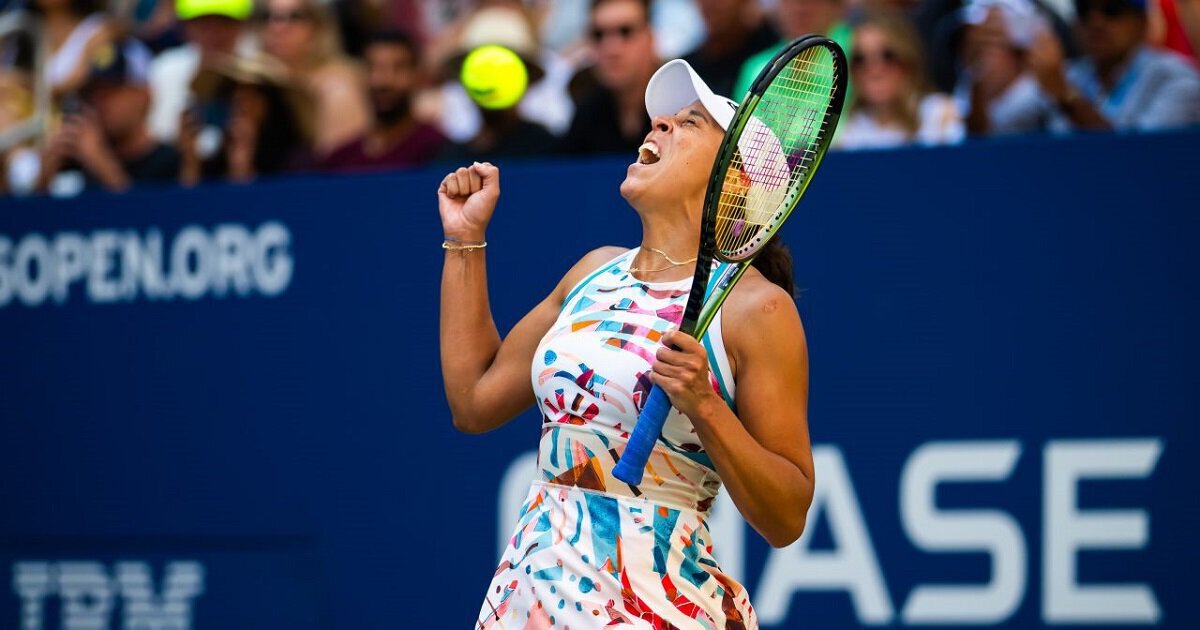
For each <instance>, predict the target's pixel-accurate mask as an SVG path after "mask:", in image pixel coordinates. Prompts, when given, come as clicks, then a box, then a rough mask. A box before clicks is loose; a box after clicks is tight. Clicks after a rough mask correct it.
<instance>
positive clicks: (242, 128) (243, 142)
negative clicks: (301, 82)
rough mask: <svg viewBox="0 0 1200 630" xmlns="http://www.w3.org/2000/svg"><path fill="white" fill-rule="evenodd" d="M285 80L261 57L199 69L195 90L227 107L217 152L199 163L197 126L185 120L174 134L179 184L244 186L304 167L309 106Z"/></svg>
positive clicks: (277, 67) (187, 116) (281, 70)
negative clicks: (205, 181) (220, 180)
mask: <svg viewBox="0 0 1200 630" xmlns="http://www.w3.org/2000/svg"><path fill="white" fill-rule="evenodd" d="M289 77H290V75H289V73H288V71H287V68H286V67H284V66H282V65H281V64H280V62H279V61H278V60H276V59H274V58H272V57H267V56H262V55H260V56H255V57H234V58H231V59H229V60H227V61H226V62H224V63H221V64H218V65H216V66H214V67H213V68H212V69H205V70H204V71H203V72H202V73H201V74H200V76H198V77H197V78H196V82H197V84H198V89H199V90H200V91H201V93H205V94H217V95H219V98H220V99H221V100H223V101H225V102H228V103H229V116H228V118H227V120H226V123H225V126H224V128H223V129H222V136H223V138H222V147H223V150H222V151H221V152H219V153H217V154H216V155H214V156H212V157H209V158H207V159H206V158H204V157H203V156H202V154H201V153H200V150H199V147H198V136H199V131H200V125H199V121H198V120H196V119H195V118H194V117H193V116H191V115H190V114H185V115H184V117H183V124H182V125H181V128H180V134H179V150H180V152H181V153H182V154H183V169H182V172H181V174H180V182H181V183H183V184H184V185H185V186H191V185H194V184H196V183H197V182H199V181H200V180H201V179H204V178H223V179H228V180H230V181H234V182H249V181H252V180H254V179H256V178H257V177H259V176H261V175H273V174H277V173H283V172H287V171H296V170H300V169H302V168H304V167H305V166H307V165H308V164H309V160H310V156H309V154H308V150H307V147H308V143H307V141H306V138H307V135H306V133H305V129H307V128H308V126H307V124H311V118H312V105H311V102H310V101H309V99H308V98H307V93H306V92H305V91H304V90H302V89H300V88H298V87H296V86H295V85H294V84H293V83H291V81H290V79H289ZM306 123H307V124H306Z"/></svg>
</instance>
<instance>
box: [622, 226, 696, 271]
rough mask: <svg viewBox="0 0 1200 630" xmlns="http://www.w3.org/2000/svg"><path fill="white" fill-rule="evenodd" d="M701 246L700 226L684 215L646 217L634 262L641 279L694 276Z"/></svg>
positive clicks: (631, 265) (633, 268)
mask: <svg viewBox="0 0 1200 630" xmlns="http://www.w3.org/2000/svg"><path fill="white" fill-rule="evenodd" d="M699 248H700V230H699V228H698V227H697V226H696V225H695V224H694V223H693V222H692V221H689V220H686V218H684V217H682V216H681V217H680V218H678V219H674V220H672V219H669V218H658V217H655V218H654V219H653V220H646V219H645V218H643V219H642V244H641V249H639V250H638V253H637V254H636V255H635V256H634V257H633V260H632V261H630V267H631V268H632V270H635V272H634V275H635V277H636V278H638V279H639V280H645V281H648V282H672V281H675V280H683V279H685V278H690V277H691V276H692V274H693V273H694V272H695V269H696V265H695V257H696V252H697V250H699Z"/></svg>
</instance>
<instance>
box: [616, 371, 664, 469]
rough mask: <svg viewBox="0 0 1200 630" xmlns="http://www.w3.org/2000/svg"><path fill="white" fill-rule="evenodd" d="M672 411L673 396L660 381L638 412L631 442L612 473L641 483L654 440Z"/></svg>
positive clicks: (660, 433) (630, 437) (630, 435)
mask: <svg viewBox="0 0 1200 630" xmlns="http://www.w3.org/2000/svg"><path fill="white" fill-rule="evenodd" d="M669 413H671V399H670V398H668V397H667V393H666V392H664V391H663V390H662V388H660V387H659V386H658V385H655V386H654V387H653V388H652V389H651V390H650V397H649V398H647V399H646V405H645V406H644V407H642V413H641V414H640V415H638V419H637V424H635V425H633V432H632V433H630V434H629V443H628V444H626V445H625V452H624V453H622V454H621V459H620V460H619V461H618V462H617V465H616V466H614V467H613V471H612V472H613V476H614V477H616V478H617V479H620V480H621V481H624V482H625V483H627V484H629V485H631V486H636V485H638V484H640V483H642V474H643V473H645V472H646V463H647V462H649V461H650V453H652V452H653V451H654V443H655V442H657V441H658V437H659V436H660V435H662V430H663V424H665V423H666V422H667V414H669Z"/></svg>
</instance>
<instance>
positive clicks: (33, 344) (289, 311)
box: [0, 134, 1200, 628]
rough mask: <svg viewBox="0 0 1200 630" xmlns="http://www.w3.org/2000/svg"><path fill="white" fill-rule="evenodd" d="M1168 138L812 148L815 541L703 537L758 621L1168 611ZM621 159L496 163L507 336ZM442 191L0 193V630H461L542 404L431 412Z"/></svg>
mask: <svg viewBox="0 0 1200 630" xmlns="http://www.w3.org/2000/svg"><path fill="white" fill-rule="evenodd" d="M1197 140H1200V136H1197V135H1196V134H1178V135H1162V136H1131V137H1126V136H1100V137H1081V138H1076V139H1073V140H1070V141H1051V140H1040V141H1032V140H1031V141H1017V142H1008V143H995V144H988V145H979V146H967V147H964V148H961V149H954V150H920V151H918V150H913V151H902V152H889V153H863V154H836V155H831V156H830V157H829V158H828V160H827V162H826V164H825V166H824V167H823V171H822V174H821V176H820V178H819V179H818V181H817V182H816V183H815V184H814V186H813V187H812V189H811V190H810V192H809V196H808V198H806V199H805V201H804V202H803V203H802V205H801V207H800V209H799V211H798V214H797V215H796V216H795V218H794V219H792V221H791V223H790V224H789V225H788V226H787V228H786V229H785V233H784V238H785V239H786V240H787V241H788V242H789V243H790V245H791V247H792V251H793V253H794V254H795V256H796V273H797V280H798V284H799V285H800V287H801V292H800V295H799V298H798V304H799V306H800V310H801V314H802V316H803V319H804V322H805V326H806V330H807V334H808V338H809V346H810V353H811V364H812V389H811V391H812V399H811V405H810V422H811V429H812V434H813V439H814V442H815V444H816V449H815V453H816V458H817V466H818V468H817V470H818V472H817V474H818V486H817V488H818V492H817V497H816V500H815V503H814V508H813V510H812V512H810V522H809V528H808V531H807V532H806V534H805V537H804V538H803V539H801V541H799V542H798V543H796V544H795V545H793V546H791V547H789V548H785V549H779V550H773V549H769V548H768V546H767V545H766V544H765V543H764V542H763V541H762V540H761V539H760V538H759V537H758V536H757V534H755V533H754V532H753V531H752V530H750V529H749V528H748V527H747V526H746V525H745V524H744V523H743V522H742V521H741V520H740V518H739V517H738V516H737V514H736V512H735V511H734V510H733V508H732V506H731V505H730V504H729V503H728V502H724V503H719V504H718V506H717V507H716V509H715V512H714V515H713V522H712V526H713V530H714V536H715V538H716V540H717V549H716V555H717V557H718V559H719V560H721V562H722V563H723V564H724V565H725V566H726V567H727V568H728V569H729V570H730V571H731V572H732V573H734V574H736V575H738V576H740V577H741V578H742V580H743V581H744V583H745V584H746V585H747V586H748V587H749V589H750V592H751V594H752V601H754V603H755V605H756V607H757V610H758V614H759V618H760V620H761V621H762V623H763V625H764V627H772V628H798V627H805V628H840V627H847V626H852V625H855V624H860V623H861V624H867V625H912V626H935V625H940V626H947V625H948V626H954V627H961V626H966V625H985V626H1009V627H1039V626H1042V625H1060V624H1062V625H1108V626H1111V625H1124V626H1136V625H1161V626H1166V627H1177V628H1191V627H1197V626H1198V625H1200V613H1198V612H1196V611H1195V609H1194V606H1193V604H1192V603H1191V602H1190V595H1191V593H1192V591H1193V590H1194V585H1195V583H1196V581H1195V578H1194V577H1193V576H1192V574H1191V573H1192V572H1191V566H1192V565H1193V564H1195V560H1196V559H1197V551H1196V548H1195V547H1194V546H1193V545H1192V541H1191V536H1190V534H1191V532H1192V531H1193V530H1194V528H1195V525H1196V520H1197V519H1196V517H1197V511H1196V509H1195V508H1194V507H1193V506H1192V502H1191V500H1190V499H1189V498H1188V494H1187V492H1188V489H1189V487H1190V483H1191V482H1193V481H1194V480H1196V479H1197V478H1200V475H1198V474H1197V473H1198V470H1197V468H1198V464H1197V458H1196V455H1195V454H1196V452H1197V451H1196V443H1195V442H1196V436H1197V433H1196V430H1195V428H1194V423H1195V420H1196V411H1195V410H1196V408H1197V407H1196V402H1197V400H1196V396H1197V394H1196V391H1197V388H1196V386H1197V370H1196V368H1195V367H1194V366H1195V357H1196V356H1197V355H1198V354H1200V352H1198V351H1200V343H1198V333H1197V332H1196V326H1195V322H1197V321H1200V299H1198V297H1197V286H1196V285H1197V283H1196V270H1197V269H1200V265H1198V264H1197V263H1198V262H1200V261H1198V260H1197V257H1198V254H1197V253H1196V247H1195V245H1194V244H1195V242H1196V241H1197V236H1198V235H1200V231H1198V230H1197V227H1198V226H1200V216H1197V213H1196V211H1195V199H1194V195H1191V194H1190V188H1189V186H1190V184H1188V183H1187V182H1190V181H1191V179H1190V178H1192V177H1194V174H1195V173H1196V172H1197V161H1196V158H1195V155H1194V146H1195V144H1196V141H1197ZM622 162H623V161H621V160H608V159H605V160H595V161H580V162H566V163H555V164H539V163H515V164H503V165H502V169H503V171H502V178H503V179H502V181H503V191H504V192H503V195H502V198H501V206H500V209H499V211H498V212H497V216H496V220H495V223H494V225H493V226H492V229H491V230H490V231H489V235H488V239H489V241H490V243H491V245H490V246H489V248H488V253H487V256H488V263H489V266H490V270H491V281H492V285H491V286H492V302H493V307H494V310H495V313H496V317H497V320H498V323H499V325H500V327H501V328H502V329H506V328H507V327H509V326H511V325H512V324H513V323H515V322H516V320H517V319H518V318H519V317H520V316H521V315H522V314H524V312H525V311H526V310H527V309H528V308H530V307H531V306H532V305H533V304H535V303H536V302H537V301H538V300H540V299H541V298H542V297H544V296H545V295H546V293H547V292H549V291H550V290H551V288H552V287H553V286H554V284H555V282H557V280H558V277H559V274H561V273H562V272H563V271H565V270H566V269H567V268H568V267H569V265H570V264H571V263H572V262H574V261H575V260H576V259H577V258H578V257H579V256H580V255H582V254H583V253H584V252H586V251H588V250H590V249H592V248H594V247H596V246H599V245H604V244H621V245H633V244H635V241H636V238H637V234H638V222H637V220H636V217H635V216H634V215H633V213H632V211H631V210H629V209H628V208H627V207H625V205H624V204H623V202H622V201H621V199H620V197H619V195H618V193H617V185H618V183H619V182H620V180H621V178H622V176H623V172H624V165H623V163H622ZM1112 164H1119V166H1120V174H1121V176H1120V178H1119V179H1118V178H1116V177H1115V176H1114V175H1111V174H1109V173H1107V172H1106V171H1105V170H1104V169H1109V168H1111V167H1110V166H1109V165H1112ZM440 175H441V173H440V172H437V171H422V172H414V173H407V174H394V175H378V176H363V177H344V178H306V179H298V180H289V181H275V182H266V183H262V184H260V185H256V186H253V187H238V186H212V187H206V188H202V189H199V190H194V191H144V192H135V193H133V194H130V195H126V196H119V197H118V196H107V195H95V196H91V197H86V198H83V199H80V200H76V201H72V202H54V201H29V202H20V203H11V204H7V205H6V207H4V208H3V209H2V210H0V504H2V505H3V509H2V510H0V576H6V577H4V578H3V579H0V628H8V627H12V628H17V627H22V628H33V627H45V628H54V627H59V626H60V625H63V623H64V622H63V620H64V619H65V618H66V617H65V616H67V615H84V617H72V619H76V620H78V623H79V624H84V623H85V622H86V623H93V622H95V620H96V618H97V617H102V618H103V620H104V623H106V624H107V627H112V628H118V627H141V626H129V625H128V624H129V623H130V622H129V619H130V617H129V615H134V618H135V620H136V622H137V624H147V625H146V626H145V627H151V626H153V625H154V624H158V626H154V627H195V628H262V627H288V628H308V627H313V628H375V627H412V628H441V627H447V628H455V627H469V626H470V625H472V624H473V623H474V620H475V614H476V612H477V610H478V607H479V603H480V601H481V599H482V595H483V593H482V590H483V589H484V588H485V587H486V585H487V584H488V582H489V580H490V577H491V575H492V571H493V569H494V563H495V561H496V558H497V545H498V544H500V543H501V541H503V539H504V537H506V536H507V532H506V531H505V529H506V525H505V523H508V522H511V519H512V518H513V516H515V514H514V512H515V510H516V508H517V502H518V501H519V500H520V497H521V496H523V494H524V489H525V485H526V483H527V481H528V479H529V477H530V476H531V474H532V470H531V459H530V450H531V449H533V448H534V447H535V445H536V442H537V437H538V430H539V419H538V418H536V417H535V416H534V415H533V414H531V413H527V414H525V415H524V416H522V417H521V418H519V419H518V420H516V421H514V422H513V423H511V424H510V425H508V426H506V427H504V428H503V429H500V430H498V431H496V432H493V433H490V434H487V435H484V436H464V435H459V434H457V433H455V432H454V430H453V428H452V427H451V424H450V420H449V415H448V413H447V410H446V405H445V401H444V398H443V394H442V387H441V381H440V374H439V368H438V348H437V336H436V331H437V304H438V286H439V285H438V283H439V273H440V263H441V257H442V251H441V249H440V247H439V244H440V237H441V233H440V225H439V222H438V218H437V212H436V198H435V195H434V191H435V189H436V185H437V182H438V181H439V179H440ZM514 497H515V498H514ZM131 611H132V612H131ZM87 615H91V616H90V617H88V616H87ZM138 615H141V616H140V617H139V616H138ZM155 615H157V616H155ZM35 616H36V617H37V618H38V619H40V621H36V622H34V621H31V620H32V619H34V617H35ZM148 619H149V621H148ZM153 619H157V620H158V621H153ZM180 619H186V622H187V625H178V624H180V623H182V622H180ZM172 624H176V625H172ZM93 627H104V626H96V625H93Z"/></svg>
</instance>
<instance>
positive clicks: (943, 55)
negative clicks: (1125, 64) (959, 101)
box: [912, 0, 1079, 92]
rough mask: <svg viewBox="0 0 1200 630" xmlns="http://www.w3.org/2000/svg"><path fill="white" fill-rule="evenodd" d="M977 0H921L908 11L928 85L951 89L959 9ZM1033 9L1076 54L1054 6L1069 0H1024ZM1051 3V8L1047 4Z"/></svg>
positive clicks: (956, 58) (1069, 53)
mask: <svg viewBox="0 0 1200 630" xmlns="http://www.w3.org/2000/svg"><path fill="white" fill-rule="evenodd" d="M976 1H977V0H923V1H922V2H921V4H920V6H919V7H917V8H916V9H915V11H914V12H913V13H912V17H913V21H914V22H915V23H916V26H917V30H918V32H919V33H921V42H922V45H923V46H924V50H925V51H926V53H927V56H926V59H925V61H926V64H927V65H926V68H927V69H928V72H929V77H930V80H931V82H932V87H933V89H935V90H938V91H941V92H951V91H953V90H954V89H955V87H956V86H957V85H958V72H959V70H961V69H962V68H961V67H960V66H959V64H958V61H959V50H960V49H961V45H962V42H961V41H959V40H960V38H961V35H962V34H963V29H962V15H963V9H966V8H967V7H969V6H970V5H971V4H972V3H973V2H976ZM1027 1H1028V2H1029V3H1030V4H1032V5H1033V6H1034V8H1036V9H1037V13H1038V15H1040V16H1041V18H1042V20H1044V21H1045V22H1047V23H1048V24H1050V26H1051V27H1052V28H1053V30H1054V34H1055V36H1056V37H1057V39H1058V41H1059V43H1060V44H1062V46H1063V48H1064V51H1065V52H1066V56H1067V57H1068V58H1073V57H1075V56H1077V55H1078V54H1079V51H1078V50H1076V48H1075V38H1074V33H1073V31H1072V30H1071V26H1070V25H1069V24H1067V23H1066V22H1065V21H1064V20H1063V18H1062V16H1061V15H1059V13H1058V11H1057V10H1056V9H1058V8H1060V7H1061V5H1062V4H1063V3H1064V2H1070V0H1027ZM1051 7H1054V8H1051Z"/></svg>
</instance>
